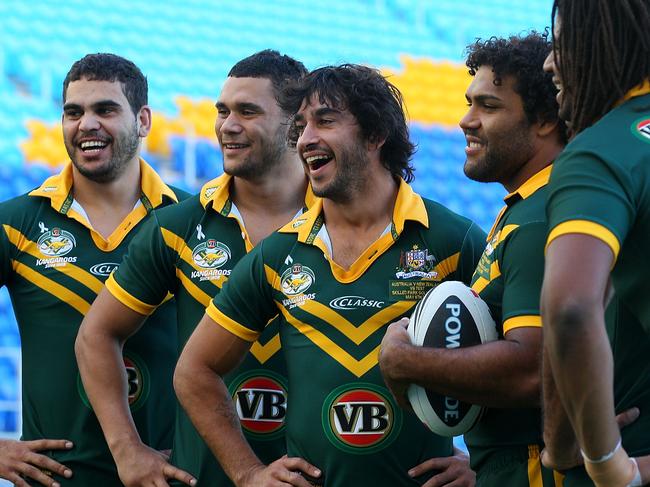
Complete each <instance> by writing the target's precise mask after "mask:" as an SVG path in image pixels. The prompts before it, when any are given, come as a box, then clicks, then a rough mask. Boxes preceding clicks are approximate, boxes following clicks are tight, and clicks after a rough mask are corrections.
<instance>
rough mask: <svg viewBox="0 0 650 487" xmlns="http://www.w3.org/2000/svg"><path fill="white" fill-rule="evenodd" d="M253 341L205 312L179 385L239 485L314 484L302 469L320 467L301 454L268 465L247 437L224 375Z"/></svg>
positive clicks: (177, 381)
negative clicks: (302, 457)
mask: <svg viewBox="0 0 650 487" xmlns="http://www.w3.org/2000/svg"><path fill="white" fill-rule="evenodd" d="M250 345H251V343H249V342H247V341H245V340H242V339H241V338H239V337H237V336H235V335H234V334H232V333H230V332H229V331H227V330H226V329H225V328H222V327H221V326H219V325H218V324H217V323H215V322H214V321H213V320H212V319H211V318H210V317H209V316H207V315H205V316H204V317H203V319H202V320H201V322H200V323H199V325H198V326H197V328H196V329H195V330H194V333H193V334H192V336H191V337H190V339H189V340H188V342H187V344H186V345H185V348H184V350H183V353H182V354H181V357H180V359H179V361H178V365H177V367H176V372H175V373H174V388H175V389H176V394H177V395H178V398H179V400H180V402H181V405H182V406H183V408H184V409H185V411H187V413H188V415H189V416H190V418H191V420H192V422H193V423H194V426H195V427H196V429H197V431H198V432H199V433H200V435H201V436H202V437H203V439H204V440H205V442H206V443H207V444H208V446H209V447H210V449H211V450H212V452H213V453H214V455H215V456H216V457H217V459H218V460H219V463H220V464H221V466H222V467H223V469H224V471H225V472H226V474H227V475H228V476H229V477H230V478H231V479H232V480H233V482H234V483H235V484H236V485H238V486H244V485H246V486H257V485H269V486H272V485H273V486H274V485H296V486H301V487H308V486H309V484H308V483H307V481H306V480H305V479H303V478H302V477H301V475H300V474H299V473H298V471H303V472H305V473H308V474H310V475H313V476H314V477H318V476H319V475H320V472H319V471H317V470H316V469H315V468H314V467H313V466H311V465H309V464H308V463H307V462H305V461H304V460H302V459H300V458H286V457H283V458H282V459H280V460H278V461H276V462H274V463H273V464H271V465H270V466H268V467H266V466H265V465H264V464H263V463H262V462H261V461H260V460H259V459H258V458H257V456H256V455H255V453H254V452H253V450H251V447H250V445H249V444H248V442H247V441H246V439H245V438H244V435H243V434H242V431H241V426H240V424H239V417H238V415H237V412H236V410H235V406H234V403H233V401H232V398H231V396H230V394H229V392H228V389H227V387H226V384H225V383H224V381H223V379H222V376H223V375H224V374H225V373H227V372H229V371H230V370H232V369H234V368H235V367H236V366H237V365H238V364H239V363H240V362H241V360H242V359H243V357H244V355H245V354H246V352H247V351H248V349H249V348H250Z"/></svg>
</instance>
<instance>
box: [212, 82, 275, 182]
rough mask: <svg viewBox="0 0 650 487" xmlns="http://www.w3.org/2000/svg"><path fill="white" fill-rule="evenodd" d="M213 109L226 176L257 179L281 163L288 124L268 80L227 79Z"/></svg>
mask: <svg viewBox="0 0 650 487" xmlns="http://www.w3.org/2000/svg"><path fill="white" fill-rule="evenodd" d="M216 107H217V112H218V114H217V121H216V123H215V132H216V134H217V139H218V140H219V145H220V146H221V150H222V152H223V168H224V171H225V172H226V173H227V174H230V175H231V176H238V177H242V178H246V179H254V178H259V177H261V176H263V175H265V174H267V173H268V172H269V171H270V170H272V169H273V168H274V167H276V166H277V165H278V164H279V163H280V162H281V161H282V159H283V157H284V155H285V153H286V151H287V150H288V147H287V141H286V138H287V126H288V122H287V116H286V114H285V113H284V112H283V111H282V110H281V109H280V107H279V106H278V103H277V101H276V98H275V93H274V92H273V85H272V84H271V81H270V80H269V79H266V78H235V77H229V78H228V79H227V80H226V82H225V83H224V85H223V89H222V90H221V94H220V95H219V100H218V101H217V104H216Z"/></svg>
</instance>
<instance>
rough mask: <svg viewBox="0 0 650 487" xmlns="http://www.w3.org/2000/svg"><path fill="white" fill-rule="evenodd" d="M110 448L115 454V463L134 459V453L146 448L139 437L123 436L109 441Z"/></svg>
mask: <svg viewBox="0 0 650 487" xmlns="http://www.w3.org/2000/svg"><path fill="white" fill-rule="evenodd" d="M107 443H108V448H109V450H110V451H111V453H112V454H113V458H114V459H115V463H121V462H122V461H125V460H128V459H132V458H133V455H134V452H135V451H137V449H139V448H141V447H143V446H144V443H142V440H140V438H139V437H138V436H137V435H135V436H134V435H131V434H130V435H127V436H121V437H119V438H114V439H108V440H107Z"/></svg>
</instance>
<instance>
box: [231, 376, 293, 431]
mask: <svg viewBox="0 0 650 487" xmlns="http://www.w3.org/2000/svg"><path fill="white" fill-rule="evenodd" d="M230 392H231V395H232V398H233V401H235V408H236V409H237V414H238V415H239V420H240V422H241V425H242V428H243V429H244V430H245V431H246V432H247V433H248V434H249V435H252V436H254V437H258V438H259V439H265V438H266V439H272V438H276V437H278V436H279V435H280V434H282V429H283V428H284V418H285V417H286V415H287V388H286V387H285V385H284V379H283V378H281V377H280V376H278V375H277V374H273V373H272V372H269V371H261V370H258V371H253V372H248V373H247V374H245V375H243V376H240V377H238V378H237V379H236V380H234V381H233V382H232V383H231V387H230Z"/></svg>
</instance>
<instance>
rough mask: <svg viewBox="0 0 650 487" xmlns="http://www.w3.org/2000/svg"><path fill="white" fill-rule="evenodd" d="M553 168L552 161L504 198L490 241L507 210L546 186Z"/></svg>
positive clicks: (491, 230)
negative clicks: (503, 204)
mask: <svg viewBox="0 0 650 487" xmlns="http://www.w3.org/2000/svg"><path fill="white" fill-rule="evenodd" d="M552 170H553V164H552V163H551V164H549V165H548V166H546V167H545V168H544V169H542V170H541V171H539V172H537V173H535V174H534V175H533V176H531V177H530V178H529V179H528V180H526V181H525V182H524V183H523V184H522V185H521V186H519V187H518V188H517V189H516V190H514V191H513V192H512V193H510V194H508V195H506V197H505V198H503V201H505V203H506V205H505V206H504V207H503V208H501V211H499V214H498V215H497V217H496V219H495V220H494V224H493V225H492V228H491V229H490V231H489V233H488V236H487V241H488V242H489V241H490V240H492V237H493V236H494V231H495V230H496V227H497V225H498V224H499V222H500V221H501V218H502V217H503V214H504V213H505V212H506V210H507V209H508V208H510V207H511V206H513V205H514V204H515V203H517V202H518V201H521V200H525V199H526V198H528V197H529V196H531V195H532V194H534V193H535V192H536V191H537V190H538V189H540V188H543V187H544V186H546V185H547V184H548V180H549V179H550V177H551V171H552Z"/></svg>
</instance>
